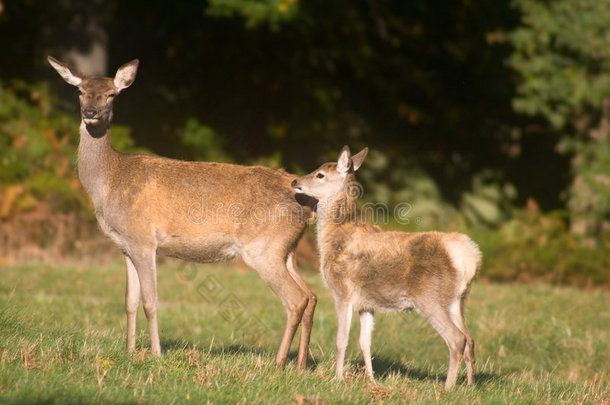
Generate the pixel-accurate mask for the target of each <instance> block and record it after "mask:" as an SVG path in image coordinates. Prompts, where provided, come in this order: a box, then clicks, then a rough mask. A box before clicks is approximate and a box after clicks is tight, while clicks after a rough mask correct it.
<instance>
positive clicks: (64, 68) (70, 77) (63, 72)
mask: <svg viewBox="0 0 610 405" xmlns="http://www.w3.org/2000/svg"><path fill="white" fill-rule="evenodd" d="M47 60H48V61H49V63H50V64H51V66H53V69H55V70H57V73H59V75H60V76H61V77H63V79H64V80H65V81H66V82H67V83H69V84H71V85H72V86H79V85H80V84H81V83H82V81H83V78H84V77H85V75H84V74H82V73H81V72H79V71H78V70H76V69H75V68H73V67H72V66H69V65H66V64H65V63H61V62H60V61H58V60H57V59H55V58H54V57H52V56H48V57H47Z"/></svg>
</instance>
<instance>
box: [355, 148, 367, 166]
mask: <svg viewBox="0 0 610 405" xmlns="http://www.w3.org/2000/svg"><path fill="white" fill-rule="evenodd" d="M367 153H369V148H364V149H362V150H361V151H360V152H358V153H356V154H355V155H354V156H352V170H353V171H356V170H358V169H359V168H360V166H362V162H364V158H365V157H366V154H367Z"/></svg>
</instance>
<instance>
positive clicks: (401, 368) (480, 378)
mask: <svg viewBox="0 0 610 405" xmlns="http://www.w3.org/2000/svg"><path fill="white" fill-rule="evenodd" d="M373 370H374V371H375V375H376V376H378V377H377V378H379V379H382V380H383V379H385V378H386V377H388V375H390V374H398V375H400V376H402V377H406V378H409V379H413V380H418V381H428V382H438V383H444V381H445V379H447V374H446V373H443V374H441V373H430V372H428V371H426V370H422V369H418V368H414V367H408V366H405V365H404V364H400V363H396V362H394V361H391V360H390V359H387V358H383V357H375V358H374V359H373ZM500 379H501V377H500V375H499V374H496V373H488V372H477V371H476V366H475V374H474V385H475V386H485V385H487V384H489V383H490V382H492V381H496V382H497V381H498V380H500ZM456 384H466V373H465V368H464V364H463V363H462V366H461V368H460V373H459V375H458V380H457V383H456Z"/></svg>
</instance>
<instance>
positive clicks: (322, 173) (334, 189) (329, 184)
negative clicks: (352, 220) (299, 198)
mask: <svg viewBox="0 0 610 405" xmlns="http://www.w3.org/2000/svg"><path fill="white" fill-rule="evenodd" d="M368 151H369V149H368V148H364V149H362V150H361V151H360V152H358V153H357V154H355V155H353V156H352V154H351V152H350V150H349V147H348V146H347V145H346V146H344V147H343V149H342V150H341V152H340V153H339V158H338V159H337V162H336V163H335V162H329V163H324V164H323V165H322V166H320V167H319V168H318V169H316V170H314V171H313V172H311V173H309V174H308V175H306V176H303V177H299V178H298V179H295V180H293V181H292V188H293V189H294V191H296V192H297V193H301V194H306V195H308V196H311V197H313V198H315V199H317V200H318V201H323V200H328V199H333V198H334V197H336V196H337V195H338V194H339V193H341V192H344V191H347V190H346V186H347V183H348V182H349V175H350V174H351V173H354V172H355V171H356V170H358V169H359V168H360V166H362V162H363V161H364V158H365V157H366V154H367V153H368Z"/></svg>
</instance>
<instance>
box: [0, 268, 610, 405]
mask: <svg viewBox="0 0 610 405" xmlns="http://www.w3.org/2000/svg"><path fill="white" fill-rule="evenodd" d="M195 268H196V269H198V270H197V271H196V272H195V271H193V269H195ZM0 275H1V276H2V277H1V279H0V403H2V404H10V403H23V404H32V403H42V404H53V403H58V404H65V403H158V404H172V403H188V402H191V403H207V402H209V403H223V402H224V403H299V404H305V403H368V402H370V401H372V400H374V401H387V402H396V403H398V402H405V401H409V402H413V403H511V404H514V403H566V404H572V403H591V404H608V403H609V398H610V388H609V383H610V381H609V377H608V374H609V371H610V370H609V369H610V367H609V358H610V349H609V344H610V339H609V336H608V332H609V325H610V294H609V293H607V292H601V291H594V292H586V291H582V290H577V289H573V288H567V287H551V286H547V285H536V286H528V285H499V284H486V283H482V282H479V283H476V284H475V286H474V288H473V291H472V294H471V298H470V300H469V302H468V309H467V320H468V323H469V326H470V330H471V332H472V335H473V337H474V339H475V340H476V343H477V346H476V352H477V367H476V384H475V385H474V386H466V385H464V374H465V371H464V369H463V367H462V370H461V373H460V378H459V380H458V384H459V385H458V386H457V387H456V388H455V389H453V390H451V391H449V392H445V390H444V389H443V388H442V386H443V382H444V379H445V375H446V374H445V373H446V371H447V361H448V351H447V348H446V347H445V344H444V343H443V342H442V340H441V339H440V337H439V336H437V335H436V333H435V332H434V331H433V329H432V328H431V327H430V326H428V325H427V324H426V322H425V321H424V320H423V319H422V318H421V317H419V316H418V315H417V314H413V313H411V314H388V315H385V314H378V316H377V317H376V327H375V331H374V334H373V354H374V359H373V366H374V369H375V371H376V376H377V383H376V384H370V383H369V382H368V381H367V380H366V379H365V378H364V374H363V370H362V357H361V354H360V352H359V348H358V343H357V329H358V325H357V323H358V322H357V320H355V321H354V324H353V327H352V334H351V340H350V345H349V347H348V353H347V373H346V375H347V377H346V382H342V381H337V380H334V379H333V371H334V370H333V368H334V358H335V348H334V334H335V330H336V318H335V315H334V310H333V302H332V298H331V296H330V294H329V293H328V291H327V289H326V288H325V287H324V286H323V283H322V282H321V280H320V277H319V276H318V275H317V274H307V275H306V279H307V281H308V283H309V284H310V286H311V287H312V288H313V289H314V291H316V293H317V294H318V297H319V304H318V309H317V311H316V318H315V325H314V332H313V335H312V343H311V355H310V361H309V366H308V369H307V370H306V371H304V372H303V371H299V370H297V369H296V368H295V365H294V363H295V354H296V342H295V344H294V345H293V351H292V352H291V358H290V359H289V362H288V366H287V367H286V369H285V370H278V369H276V368H275V367H274V366H273V359H274V355H275V350H276V349H277V345H278V344H279V341H280V337H281V333H282V329H283V325H284V312H283V309H282V307H281V305H280V303H279V301H278V300H277V299H276V298H275V297H274V296H273V294H272V293H271V291H270V290H269V289H268V288H267V287H266V286H265V285H264V283H263V282H262V281H261V280H260V278H258V276H257V275H256V274H255V273H254V272H251V271H246V270H244V269H242V268H240V267H236V266H230V265H206V266H204V265H197V266H190V265H189V266H186V267H180V266H177V265H175V264H166V265H163V266H160V268H159V293H160V309H159V327H160V333H161V344H162V349H163V356H162V357H161V358H159V359H155V358H152V357H150V356H149V355H148V353H147V351H146V350H145V349H140V350H139V351H138V353H136V354H135V355H132V356H129V355H127V354H126V353H125V350H124V344H125V315H124V307H123V294H124V290H123V289H124V269H123V268H122V266H121V265H119V264H117V265H114V266H104V267H100V266H90V267H89V266H87V267H80V266H63V265H62V266H52V265H39V266H24V265H14V266H4V267H2V268H1V269H0ZM355 319H357V317H355ZM138 322H139V323H138V347H140V348H142V347H147V346H148V333H147V331H146V327H145V325H146V322H145V319H144V317H143V316H142V315H140V317H139V318H138Z"/></svg>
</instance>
